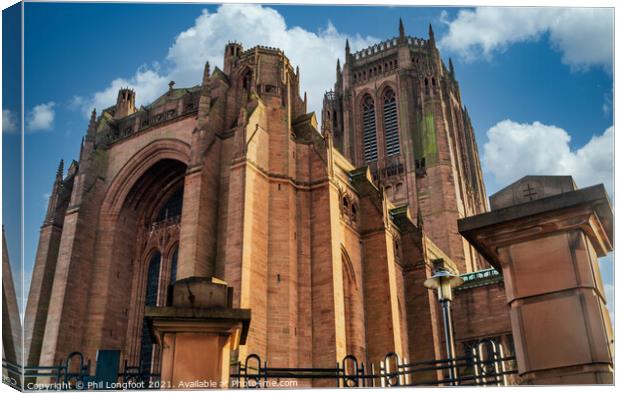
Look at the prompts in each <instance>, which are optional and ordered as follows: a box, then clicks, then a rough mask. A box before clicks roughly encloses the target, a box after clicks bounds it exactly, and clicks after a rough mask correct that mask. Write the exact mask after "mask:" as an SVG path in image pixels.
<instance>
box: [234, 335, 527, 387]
mask: <svg viewBox="0 0 620 393" xmlns="http://www.w3.org/2000/svg"><path fill="white" fill-rule="evenodd" d="M233 370H234V371H233V372H232V373H231V381H230V384H231V387H233V388H274V387H287V388H291V387H305V386H333V387H393V386H485V385H495V386H503V385H508V384H510V382H511V381H510V377H511V376H514V375H515V374H517V373H518V370H517V367H516V358H515V357H514V356H505V355H504V353H503V348H502V346H501V345H499V344H496V343H495V342H493V341H490V340H483V341H480V342H479V343H478V345H477V346H476V347H475V348H473V349H472V350H471V351H470V352H469V353H468V355H467V356H461V357H455V358H450V359H439V360H429V361H418V362H407V361H406V360H401V359H400V357H399V356H398V355H397V354H396V353H393V352H392V353H388V354H387V355H386V356H385V357H384V359H383V360H382V361H381V362H380V364H379V365H378V366H375V365H371V366H370V367H368V366H367V365H365V364H364V363H363V362H359V361H358V360H357V359H356V358H355V357H354V356H352V355H348V356H346V357H345V358H344V359H343V360H342V362H339V363H336V364H335V365H334V367H327V368H299V367H271V366H269V364H268V363H267V361H261V358H260V357H259V356H258V355H256V354H252V355H249V356H248V357H247V358H246V359H245V361H244V362H243V363H238V364H236V365H235V366H234V368H233ZM450 371H452V373H450ZM450 375H452V377H451V376H450Z"/></svg>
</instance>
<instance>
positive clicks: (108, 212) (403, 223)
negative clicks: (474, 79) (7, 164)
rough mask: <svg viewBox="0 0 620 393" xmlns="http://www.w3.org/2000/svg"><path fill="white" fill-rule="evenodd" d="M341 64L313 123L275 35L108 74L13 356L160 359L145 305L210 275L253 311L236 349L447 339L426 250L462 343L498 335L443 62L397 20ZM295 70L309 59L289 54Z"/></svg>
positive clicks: (474, 187)
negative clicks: (134, 75) (189, 78)
mask: <svg viewBox="0 0 620 393" xmlns="http://www.w3.org/2000/svg"><path fill="white" fill-rule="evenodd" d="M344 49H345V57H344V62H343V63H342V65H341V63H340V61H339V62H338V63H337V64H336V65H335V70H336V75H335V85H334V88H333V90H332V91H329V92H327V93H326V94H325V97H324V101H323V108H322V116H321V125H319V124H318V121H317V116H316V115H315V113H312V112H310V113H309V112H308V108H307V100H306V97H305V95H303V96H302V93H301V91H300V78H301V75H300V71H299V68H296V67H294V66H293V63H292V61H294V60H295V59H290V60H289V59H288V58H287V57H286V56H285V54H284V53H283V52H282V51H281V50H279V49H277V48H271V47H264V46H256V47H253V48H250V49H246V48H244V47H243V46H242V45H241V44H240V43H229V44H227V45H226V47H225V49H224V61H223V69H220V68H217V67H214V69H211V68H210V66H209V63H207V64H206V65H205V68H204V74H203V77H202V81H201V82H200V84H198V85H196V86H193V87H186V88H182V87H177V86H175V84H174V82H170V84H169V89H168V91H165V92H163V94H162V95H161V96H160V97H159V98H158V99H156V100H155V101H154V102H152V103H151V104H149V105H146V106H140V107H136V105H135V99H136V94H139V93H140V92H135V91H133V90H131V89H121V90H120V91H119V93H118V98H117V102H116V104H115V105H114V106H111V107H109V108H105V109H103V110H101V111H100V113H99V114H97V113H96V112H95V111H94V110H93V113H92V117H91V119H90V122H89V124H88V128H87V131H86V134H85V136H84V138H83V140H82V144H81V150H80V154H79V157H78V159H77V160H76V161H73V162H71V163H70V164H69V165H68V169H66V170H65V168H64V167H63V163H62V162H61V164H60V167H59V168H58V171H57V173H56V177H55V180H54V182H53V186H52V192H51V196H50V198H49V204H48V209H47V214H46V216H45V220H44V222H43V225H42V226H41V231H40V237H39V244H38V249H37V254H36V261H35V267H34V270H33V276H32V283H31V286H30V293H29V297H28V303H27V308H26V315H25V321H24V343H25V362H26V364H34V365H36V364H38V365H42V366H47V365H55V364H59V363H60V362H62V360H63V359H64V358H66V356H67V355H68V354H69V353H71V352H73V351H80V352H82V353H83V354H84V355H85V357H86V358H89V359H93V360H94V359H95V358H96V353H97V350H99V349H102V348H105V349H119V350H121V353H122V355H121V356H122V359H123V360H125V361H127V363H128V364H130V365H135V366H137V367H140V368H141V369H143V370H149V371H153V372H156V371H157V370H159V368H160V365H161V362H162V360H161V348H159V345H157V344H156V343H155V342H154V341H153V338H152V337H151V335H150V333H149V329H148V326H147V323H146V322H145V321H146V319H145V308H146V307H147V306H150V307H153V306H156V307H157V306H161V307H164V306H170V305H171V301H172V300H171V290H170V288H171V287H172V286H173V284H174V283H175V282H176V281H178V280H182V279H187V278H190V277H202V278H210V279H212V280H218V281H223V282H225V283H226V284H227V285H228V286H230V287H232V288H233V291H232V304H233V306H234V307H238V308H242V309H249V310H251V322H250V325H249V331H248V334H247V340H245V344H244V345H241V347H240V348H239V350H238V351H237V352H236V353H235V356H236V358H237V359H244V358H245V357H246V356H247V355H249V354H258V355H260V356H261V358H263V359H265V360H267V361H268V362H269V363H270V364H271V365H273V366H275V367H285V366H293V367H326V366H331V365H333V364H335V363H336V362H338V361H340V360H341V359H343V358H344V357H345V356H346V355H354V356H355V357H356V358H357V359H360V360H362V361H364V362H366V363H367V364H371V363H378V362H379V361H381V360H382V359H383V357H384V356H385V354H386V353H388V352H395V353H397V354H399V356H401V357H402V358H406V359H409V360H412V361H413V360H428V359H436V358H441V357H445V353H444V344H443V341H442V340H443V337H444V336H443V331H442V321H441V314H440V311H439V306H438V300H437V295H436V293H435V292H434V291H432V290H429V289H427V288H425V287H424V281H425V280H426V279H427V278H428V277H430V276H431V275H432V273H433V269H434V268H435V267H436V265H437V264H441V265H442V266H443V267H445V268H447V269H449V270H451V271H452V272H453V273H454V274H458V275H461V277H462V278H463V279H464V281H465V284H464V285H463V286H461V287H460V288H459V289H458V291H457V293H455V296H454V305H453V308H454V331H455V336H456V340H457V352H460V353H461V352H464V351H467V345H468V343H470V342H473V341H475V340H480V339H482V338H491V337H492V338H497V339H499V341H500V342H501V343H502V344H504V346H505V350H506V351H507V352H511V346H512V331H511V327H510V321H509V316H508V306H507V305H506V299H505V294H504V289H503V282H502V276H501V275H499V274H497V272H496V271H495V270H493V269H492V268H490V265H489V264H488V263H487V262H486V261H485V259H484V258H483V257H482V256H481V255H480V254H478V252H476V250H475V249H474V248H473V247H472V246H470V244H469V243H468V242H467V241H466V240H465V239H464V238H463V237H462V236H461V235H460V234H459V231H458V227H457V220H458V219H461V218H464V217H468V216H472V215H476V214H480V213H483V212H485V211H487V210H488V205H487V196H486V191H485V186H484V182H483V178H482V172H481V168H480V160H479V155H478V149H477V145H476V140H475V134H474V130H473V128H472V123H471V120H470V118H469V114H468V112H467V109H466V108H465V106H464V105H463V102H462V100H461V95H460V90H459V84H458V81H457V79H456V73H455V70H454V67H453V65H452V62H451V61H450V62H449V63H448V66H446V65H445V64H444V62H443V61H442V58H441V56H440V53H439V51H438V49H437V48H436V46H435V38H434V35H433V30H432V27H430V26H429V32H428V38H426V39H423V38H417V37H412V36H408V35H406V33H405V28H404V26H403V24H402V22H401V23H400V26H399V31H398V35H397V36H396V37H393V38H390V39H387V40H385V41H383V42H380V43H378V44H376V45H374V46H372V47H369V48H365V49H363V50H360V51H358V52H352V51H351V50H350V48H349V44H348V42H347V44H346V47H345V48H344ZM302 71H303V70H302Z"/></svg>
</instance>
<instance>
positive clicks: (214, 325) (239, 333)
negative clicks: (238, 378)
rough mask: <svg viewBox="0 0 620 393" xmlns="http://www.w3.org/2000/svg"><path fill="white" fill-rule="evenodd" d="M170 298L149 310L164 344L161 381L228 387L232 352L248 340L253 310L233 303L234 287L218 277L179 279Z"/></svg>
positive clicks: (182, 386)
mask: <svg viewBox="0 0 620 393" xmlns="http://www.w3.org/2000/svg"><path fill="white" fill-rule="evenodd" d="M172 304H173V306H170V307H147V308H146V311H145V315H146V317H147V320H148V323H149V326H150V328H151V332H152V334H153V335H154V336H155V338H156V342H157V343H158V344H159V345H160V346H161V348H162V365H161V387H162V388H178V389H183V390H186V389H205V388H223V387H228V384H229V379H230V378H229V376H230V353H231V351H233V350H236V349H237V348H238V347H239V345H240V344H245V339H246V337H247V332H248V328H249V324H250V310H247V309H235V308H232V307H231V306H232V288H230V287H228V286H227V285H226V283H224V282H223V281H220V280H217V279H214V278H198V277H190V278H186V279H183V280H179V281H177V282H176V283H175V284H174V287H173V301H172Z"/></svg>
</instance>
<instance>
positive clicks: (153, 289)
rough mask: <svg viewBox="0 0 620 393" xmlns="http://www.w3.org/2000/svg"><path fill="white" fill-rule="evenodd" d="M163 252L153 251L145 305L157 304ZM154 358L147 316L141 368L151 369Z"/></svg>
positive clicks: (141, 351) (141, 345) (141, 346)
mask: <svg viewBox="0 0 620 393" xmlns="http://www.w3.org/2000/svg"><path fill="white" fill-rule="evenodd" d="M160 261H161V254H160V253H159V251H156V252H155V253H153V256H152V257H151V260H150V262H149V269H148V272H147V275H146V294H145V297H144V305H145V306H156V305H157V292H158V289H159V264H160ZM152 359H153V340H152V339H151V334H150V333H149V328H148V325H147V323H146V318H144V321H143V322H142V342H141V344H140V368H141V369H142V371H144V372H150V371H151V363H152Z"/></svg>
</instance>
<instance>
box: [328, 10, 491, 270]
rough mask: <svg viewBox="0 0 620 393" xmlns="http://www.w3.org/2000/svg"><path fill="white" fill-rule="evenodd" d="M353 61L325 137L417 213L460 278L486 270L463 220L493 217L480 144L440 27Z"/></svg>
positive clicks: (342, 75)
mask: <svg viewBox="0 0 620 393" xmlns="http://www.w3.org/2000/svg"><path fill="white" fill-rule="evenodd" d="M428 34H429V38H428V40H423V39H419V38H415V37H408V36H406V35H405V29H404V26H403V24H402V20H401V22H400V26H399V35H398V37H395V38H392V39H390V40H387V41H384V42H381V43H379V44H377V45H374V46H372V47H370V48H366V49H363V50H361V51H359V52H357V53H351V51H350V48H349V45H348V42H347V46H346V55H345V56H346V58H345V59H346V60H345V63H344V66H343V67H342V69H341V67H340V62H338V64H337V66H336V84H335V87H334V90H333V91H330V92H328V93H327V94H326V95H325V99H324V104H323V130H324V131H326V130H327V131H330V132H331V133H332V134H333V135H334V145H335V146H336V148H337V149H338V150H339V151H340V152H342V154H343V155H344V156H345V157H346V158H347V159H349V160H350V161H351V163H353V165H355V166H357V167H359V166H364V165H367V166H369V168H370V170H371V173H372V177H373V180H374V181H375V182H376V184H377V185H378V186H379V187H384V188H385V191H386V195H387V197H388V199H389V200H390V201H391V202H392V203H394V205H396V206H408V207H409V210H410V211H411V212H412V214H414V215H415V216H416V217H417V222H420V223H423V224H424V229H425V230H426V232H427V233H428V234H429V236H430V238H431V239H432V240H433V241H434V242H435V243H436V244H437V245H438V246H440V247H441V248H442V249H443V250H444V251H445V252H446V253H447V254H448V255H449V256H450V257H451V258H452V260H453V261H454V262H455V263H456V264H457V266H458V268H459V271H460V272H470V271H474V270H478V269H480V268H482V267H484V266H485V262H484V261H483V260H481V259H480V257H479V256H478V255H477V254H476V252H475V251H474V249H473V247H471V246H470V245H469V244H468V243H467V242H465V241H464V240H463V238H462V237H461V236H460V235H459V233H458V229H457V225H456V221H457V219H459V218H462V217H466V216H471V215H475V214H479V213H482V212H485V211H487V210H488V209H487V196H486V191H485V188H484V182H483V180H482V171H481V169H480V159H479V157H478V148H477V146H476V138H475V135H474V130H473V128H472V125H471V120H470V118H469V114H468V113H467V109H466V108H465V106H464V105H463V103H462V101H461V93H460V90H459V85H458V82H457V80H456V77H455V72H454V67H453V65H452V61H451V60H450V62H449V67H448V68H446V66H445V65H444V63H443V61H442V59H441V56H440V54H439V51H438V50H437V48H436V47H435V37H434V34H433V28H432V27H431V26H429V32H428Z"/></svg>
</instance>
